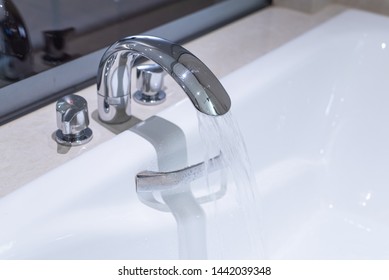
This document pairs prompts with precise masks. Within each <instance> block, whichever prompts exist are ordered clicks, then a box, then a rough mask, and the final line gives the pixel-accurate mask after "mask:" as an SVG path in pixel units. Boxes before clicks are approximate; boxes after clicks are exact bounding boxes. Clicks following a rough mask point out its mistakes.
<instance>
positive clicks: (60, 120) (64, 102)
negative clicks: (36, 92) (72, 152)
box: [55, 95, 93, 146]
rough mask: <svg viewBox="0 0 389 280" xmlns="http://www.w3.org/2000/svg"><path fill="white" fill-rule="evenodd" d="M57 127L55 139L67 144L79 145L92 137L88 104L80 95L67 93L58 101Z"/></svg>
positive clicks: (59, 142)
mask: <svg viewBox="0 0 389 280" xmlns="http://www.w3.org/2000/svg"><path fill="white" fill-rule="evenodd" d="M56 113H57V128H58V130H57V131H56V132H55V140H56V142H57V143H58V144H61V145H65V146H78V145H82V144H85V143H88V142H89V141H90V140H91V139H92V135H93V133H92V130H91V129H90V128H89V127H88V126H89V117H88V104H87V102H86V100H85V99H84V98H83V97H81V96H78V95H67V96H64V97H62V98H61V99H59V100H58V101H57V104H56Z"/></svg>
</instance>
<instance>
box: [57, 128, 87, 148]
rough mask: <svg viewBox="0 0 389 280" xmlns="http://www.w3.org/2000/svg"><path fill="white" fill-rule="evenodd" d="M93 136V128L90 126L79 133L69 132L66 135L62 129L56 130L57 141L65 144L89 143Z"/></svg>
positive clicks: (78, 144)
mask: <svg viewBox="0 0 389 280" xmlns="http://www.w3.org/2000/svg"><path fill="white" fill-rule="evenodd" d="M92 138H93V132H92V129H90V128H89V127H88V128H86V129H84V130H83V131H82V132H80V133H79V134H75V135H74V134H69V135H65V134H63V133H62V131H61V130H60V129H58V130H57V131H56V132H55V141H56V142H57V143H58V144H60V145H64V146H72V147H74V146H80V145H83V144H86V143H88V142H89V141H90V140H92Z"/></svg>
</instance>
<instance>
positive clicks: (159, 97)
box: [134, 64, 166, 105]
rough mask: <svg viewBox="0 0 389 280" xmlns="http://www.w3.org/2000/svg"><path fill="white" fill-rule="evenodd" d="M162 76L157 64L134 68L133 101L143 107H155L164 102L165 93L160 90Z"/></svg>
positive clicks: (162, 73)
mask: <svg viewBox="0 0 389 280" xmlns="http://www.w3.org/2000/svg"><path fill="white" fill-rule="evenodd" d="M164 75H165V72H164V71H163V69H162V67H161V66H159V65H158V64H144V65H139V66H138V67H137V68H136V85H137V91H136V92H135V93H134V99H135V101H136V102H138V103H140V104H144V105H157V104H160V103H162V102H163V101H165V98H166V93H165V92H164V91H163V90H162V87H163V77H164Z"/></svg>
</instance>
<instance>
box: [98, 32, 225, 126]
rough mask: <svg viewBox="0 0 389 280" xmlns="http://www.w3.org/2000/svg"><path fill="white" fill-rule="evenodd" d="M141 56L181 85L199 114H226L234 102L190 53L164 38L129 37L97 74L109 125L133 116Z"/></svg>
mask: <svg viewBox="0 0 389 280" xmlns="http://www.w3.org/2000/svg"><path fill="white" fill-rule="evenodd" d="M138 57H144V58H146V59H149V60H152V61H153V62H154V63H156V64H158V65H159V66H161V67H162V69H164V70H165V71H166V72H167V73H168V74H169V75H171V76H172V77H173V79H174V80H175V81H176V82H177V83H178V84H179V85H180V86H181V88H182V89H183V90H184V91H185V93H186V94H187V95H188V97H189V99H190V100H191V101H192V103H193V105H194V106H195V107H196V109H197V110H199V111H200V112H202V113H204V114H207V115H211V116H217V115H223V114H225V113H226V112H228V110H229V109H230V107H231V100H230V97H229V96H228V94H227V92H226V91H225V89H224V88H223V86H222V84H221V83H220V81H219V80H218V79H217V78H216V76H215V75H214V74H213V73H212V72H211V70H209V68H208V67H207V66H206V65H205V64H204V63H203V62H201V61H200V60H199V59H198V58H197V57H196V56H194V55H193V54H192V53H191V52H189V51H188V50H186V49H185V48H183V47H182V46H180V45H178V44H175V43H172V42H169V41H167V40H165V39H161V38H157V37H151V36H133V37H126V38H124V39H121V40H119V41H117V42H116V43H114V44H113V45H112V46H111V47H109V48H108V50H107V51H106V52H105V53H104V55H103V57H102V59H101V61H100V65H99V68H98V74H97V91H98V114H99V117H100V119H101V120H102V121H103V122H106V123H122V122H125V121H127V120H129V119H130V117H131V69H132V67H133V65H134V62H135V60H136V59H137V58H138Z"/></svg>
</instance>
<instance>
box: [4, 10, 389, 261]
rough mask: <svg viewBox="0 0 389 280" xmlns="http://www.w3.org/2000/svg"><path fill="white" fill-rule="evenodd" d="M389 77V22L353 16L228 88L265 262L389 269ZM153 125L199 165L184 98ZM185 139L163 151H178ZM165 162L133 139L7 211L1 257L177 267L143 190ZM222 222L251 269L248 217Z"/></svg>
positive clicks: (246, 72)
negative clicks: (244, 241)
mask: <svg viewBox="0 0 389 280" xmlns="http://www.w3.org/2000/svg"><path fill="white" fill-rule="evenodd" d="M253 28H255V27H253ZM205 63H206V61H205ZM221 63H222V62H221ZM388 73H389V19H388V18H386V17H382V16H377V15H374V14H369V13H366V12H359V11H353V10H351V11H348V12H345V13H343V14H341V15H339V16H337V17H335V18H333V19H332V20H330V21H328V22H327V23H325V24H323V25H321V26H319V27H317V28H315V29H314V30H312V31H311V32H308V33H306V34H304V35H303V36H301V37H299V38H297V39H295V40H294V41H292V42H290V43H288V44H286V45H284V46H283V47H281V48H279V49H277V50H275V51H274V52H272V53H270V54H268V55H266V56H264V57H262V58H259V59H258V60H256V61H253V62H252V63H251V64H249V65H247V66H245V67H243V68H241V69H237V71H236V72H234V73H232V74H231V75H229V76H227V77H226V78H224V79H223V80H222V83H223V84H224V85H225V87H226V89H227V91H228V92H229V93H230V95H231V98H232V104H233V105H232V113H233V115H234V117H235V118H236V120H237V121H238V123H239V125H240V128H241V131H242V134H243V137H244V139H245V142H246V145H247V150H248V152H249V155H250V159H251V162H252V166H253V169H254V172H255V176H256V180H257V185H258V186H257V187H258V191H259V193H260V198H259V199H258V201H257V203H258V205H260V208H261V213H260V214H261V216H262V223H261V225H262V228H261V234H262V241H263V246H264V252H262V253H263V254H264V257H266V258H271V259H387V258H389V241H388V238H387V236H389V203H388V201H389V172H388V171H387V170H388V169H389V144H388V143H389V109H388V108H389V79H388V75H389V74H388ZM158 118H160V119H164V120H167V121H169V122H170V123H174V124H176V125H177V126H179V127H180V129H182V131H183V132H184V133H185V138H186V142H187V143H186V146H187V152H188V164H192V163H196V162H198V161H201V160H202V159H203V158H202V155H201V153H199V151H200V150H201V146H202V143H201V141H200V140H199V135H198V131H197V116H196V112H195V110H194V108H192V105H191V103H190V102H189V100H184V101H183V102H180V103H179V104H177V105H175V106H173V107H172V108H169V109H168V110H166V111H164V112H163V113H161V114H160V115H159V116H158ZM160 130H161V131H159V132H158V131H157V132H158V133H160V134H164V133H165V134H166V130H164V129H162V127H160ZM158 133H157V134H158ZM176 136H177V135H176V134H174V133H172V134H171V135H170V134H169V135H168V136H166V137H167V138H165V140H166V141H165V142H169V145H168V146H169V147H170V148H172V147H173V148H174V147H179V149H181V148H182V146H175V145H176V143H177V141H178V140H177V137H176ZM154 145H155V143H154ZM157 150H158V149H157ZM162 154H163V153H162ZM180 155H182V153H181V152H180V153H178V157H180ZM159 156H161V154H160V155H159ZM162 156H163V155H162ZM169 160H172V161H175V159H174V158H172V159H169ZM156 161H157V158H156V153H155V150H154V148H153V147H152V146H151V145H150V143H148V142H147V141H146V140H145V139H142V138H141V137H139V136H138V135H135V134H134V133H133V132H130V131H127V132H125V133H122V134H120V135H118V136H117V137H115V138H114V139H113V140H111V141H109V142H106V143H105V144H103V145H101V146H99V147H97V148H95V149H93V150H92V151H90V152H88V153H86V154H84V155H82V156H80V157H78V158H77V159H76V160H73V161H70V162H69V163H67V164H65V165H64V166H61V167H60V168H58V169H56V170H54V171H53V172H50V173H48V174H46V175H44V176H43V177H40V178H38V179H37V180H35V181H33V182H32V183H31V184H29V185H26V186H25V187H23V188H21V189H19V190H17V191H15V192H14V193H13V194H11V195H8V196H6V197H4V198H2V199H0V228H1V231H0V258H5V259H13V258H16V259H20V258H23V259H37V258H38V259H39V258H43V259H57V258H60V259H61V258H65V259H67V258H70V259H82V258H89V259H93V258H96V259H99V258H102V259H109V258H111V259H117V258H126V259H131V258H132V259H147V258H153V259H165V258H178V256H179V253H178V251H179V250H180V248H178V247H179V245H178V241H177V240H178V239H179V236H178V235H179V232H180V231H177V224H176V221H175V220H174V218H173V216H172V215H171V213H167V212H162V211H159V210H156V209H153V208H151V207H149V206H147V205H145V204H144V203H142V202H140V200H139V198H138V196H137V194H136V192H135V184H134V177H135V174H136V173H137V172H139V171H141V170H143V169H156ZM107 163H109V164H107ZM228 191H229V190H228V189H227V195H226V196H225V197H223V198H222V199H220V200H219V201H218V204H219V205H221V206H220V209H222V210H223V209H228V208H229V207H230V205H229V204H228V203H230V202H231V198H230V197H229V195H228ZM203 207H204V209H205V214H206V215H208V212H207V211H208V210H209V209H210V208H211V207H208V206H205V205H204V206H203ZM231 207H232V206H231ZM223 213H224V212H223V211H219V212H218V211H216V214H213V216H208V217H207V223H208V224H207V226H210V227H211V228H212V226H214V223H216V222H217V223H219V224H221V226H222V228H223V227H227V228H229V229H230V230H226V231H225V232H223V238H221V240H227V241H228V242H227V243H224V244H222V246H219V249H220V248H224V249H225V251H226V252H225V253H224V252H222V254H221V255H222V257H226V258H234V257H235V258H245V257H250V256H249V255H245V251H244V250H243V251H242V250H241V249H239V248H238V247H239V244H240V242H241V240H238V239H234V236H235V235H234V234H236V233H237V232H239V230H242V229H237V228H236V225H235V224H234V222H233V221H235V220H239V217H232V216H226V215H224V214H223ZM215 219H216V220H215ZM243 230H244V229H243ZM208 245H213V244H208ZM211 247H212V246H211ZM215 256H216V257H217V254H216V255H213V254H212V253H210V254H209V257H215Z"/></svg>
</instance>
